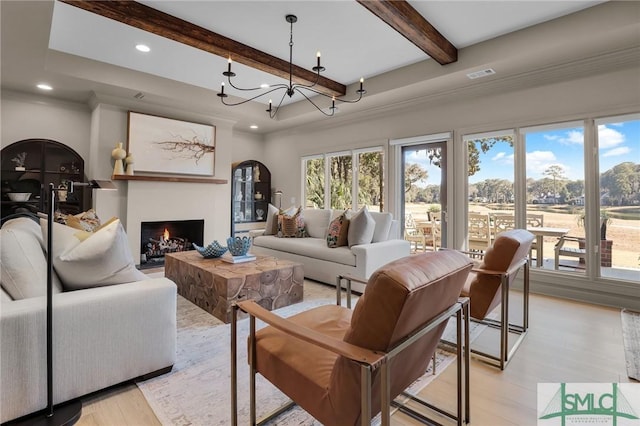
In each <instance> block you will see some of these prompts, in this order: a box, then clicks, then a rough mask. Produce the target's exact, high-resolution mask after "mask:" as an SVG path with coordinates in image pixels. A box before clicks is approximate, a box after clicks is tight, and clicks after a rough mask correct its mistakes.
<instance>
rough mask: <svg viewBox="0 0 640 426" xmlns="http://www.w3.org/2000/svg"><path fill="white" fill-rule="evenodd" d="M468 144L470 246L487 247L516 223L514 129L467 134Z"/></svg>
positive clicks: (468, 228) (479, 248) (472, 248)
mask: <svg viewBox="0 0 640 426" xmlns="http://www.w3.org/2000/svg"><path fill="white" fill-rule="evenodd" d="M463 139H464V142H465V143H466V145H467V182H468V184H467V188H468V212H469V215H468V220H467V247H468V248H469V249H471V250H481V251H484V250H486V249H487V248H488V247H489V246H490V245H491V244H492V243H493V241H494V240H495V237H496V235H497V234H499V233H500V232H502V231H505V230H507V229H511V228H514V227H515V226H516V218H515V208H514V202H515V192H514V177H515V176H514V133H513V130H503V131H497V132H490V133H482V134H472V135H465V136H464V138H463Z"/></svg>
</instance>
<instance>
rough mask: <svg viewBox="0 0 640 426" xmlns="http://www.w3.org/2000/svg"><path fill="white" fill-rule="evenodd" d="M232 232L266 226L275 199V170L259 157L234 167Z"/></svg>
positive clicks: (244, 231)
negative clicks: (271, 201) (272, 197)
mask: <svg viewBox="0 0 640 426" xmlns="http://www.w3.org/2000/svg"><path fill="white" fill-rule="evenodd" d="M232 183H233V186H232V191H231V197H232V200H231V206H232V211H231V215H232V216H231V219H232V229H231V233H232V235H237V234H241V233H246V232H248V231H249V230H251V229H258V228H260V227H261V226H262V227H264V222H266V220H267V216H266V215H267V210H268V208H269V201H270V200H271V173H270V172H269V169H267V167H266V166H265V165H264V164H262V163H260V162H259V161H254V160H249V161H243V162H242V163H238V164H235V165H234V166H233V169H232Z"/></svg>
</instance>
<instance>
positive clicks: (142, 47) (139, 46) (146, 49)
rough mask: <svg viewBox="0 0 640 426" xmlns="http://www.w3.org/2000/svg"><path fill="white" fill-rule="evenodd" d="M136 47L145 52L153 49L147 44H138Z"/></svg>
mask: <svg viewBox="0 0 640 426" xmlns="http://www.w3.org/2000/svg"><path fill="white" fill-rule="evenodd" d="M136 49H138V50H139V51H141V52H144V53H147V52H150V51H151V48H149V46H147V45H146V44H136Z"/></svg>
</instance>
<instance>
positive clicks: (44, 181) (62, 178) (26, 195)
mask: <svg viewBox="0 0 640 426" xmlns="http://www.w3.org/2000/svg"><path fill="white" fill-rule="evenodd" d="M0 178H1V182H2V183H1V185H0V188H1V190H2V212H1V215H2V217H3V218H4V217H6V216H9V215H12V214H15V213H20V212H25V211H28V212H32V213H37V212H46V210H47V205H48V202H49V200H48V198H49V191H48V187H49V183H53V184H54V185H56V186H58V185H61V184H65V183H66V182H68V181H74V182H85V181H86V176H85V175H84V160H83V159H82V157H81V156H80V155H79V154H78V153H77V152H76V151H75V150H73V149H72V148H70V147H68V146H66V145H65V144H63V143H60V142H57V141H53V140H49V139H24V140H21V141H18V142H14V143H12V144H10V145H7V146H6V147H4V148H3V149H2V170H1V177H0ZM90 206H91V191H90V190H89V189H87V188H86V187H79V188H76V189H75V191H74V192H73V193H72V194H65V193H63V192H61V193H59V197H58V205H57V208H58V210H59V211H61V212H62V213H70V214H76V213H80V212H82V211H84V210H87V209H88V208H89V207H90Z"/></svg>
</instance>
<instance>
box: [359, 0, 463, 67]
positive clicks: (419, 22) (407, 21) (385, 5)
mask: <svg viewBox="0 0 640 426" xmlns="http://www.w3.org/2000/svg"><path fill="white" fill-rule="evenodd" d="M357 2H358V3H360V4H361V5H363V6H364V7H366V8H367V9H368V10H369V11H371V12H372V13H373V14H374V15H376V16H377V17H378V18H380V19H382V20H383V21H384V22H386V23H387V24H389V25H390V26H391V27H392V28H393V29H394V30H396V31H398V32H399V33H400V34H402V35H403V36H404V37H405V38H407V39H408V40H409V41H410V42H412V43H413V44H415V45H416V46H418V47H419V48H420V49H422V50H423V51H424V52H425V53H426V54H428V55H429V56H430V57H431V58H433V59H435V60H436V61H438V63H439V64H440V65H446V64H450V63H452V62H455V61H457V60H458V49H456V47H455V46H454V45H453V44H451V42H449V40H447V39H446V38H445V37H444V36H443V35H442V34H440V33H439V32H438V30H436V29H435V28H434V27H433V25H431V24H430V23H429V21H427V20H426V19H424V17H423V16H422V15H420V14H419V13H418V11H416V10H415V9H414V8H413V6H411V5H410V4H409V3H408V2H406V1H405V0H391V1H389V0H357Z"/></svg>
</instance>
